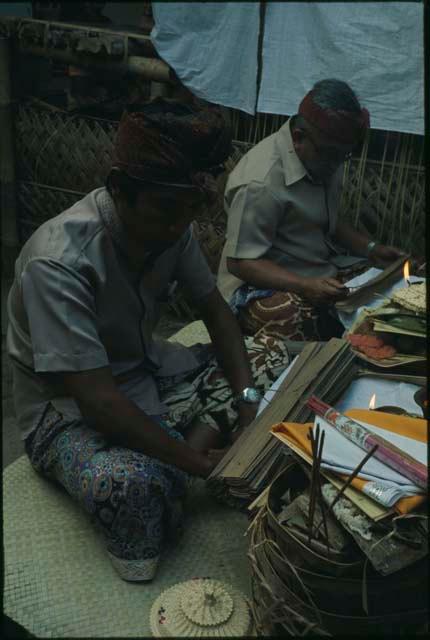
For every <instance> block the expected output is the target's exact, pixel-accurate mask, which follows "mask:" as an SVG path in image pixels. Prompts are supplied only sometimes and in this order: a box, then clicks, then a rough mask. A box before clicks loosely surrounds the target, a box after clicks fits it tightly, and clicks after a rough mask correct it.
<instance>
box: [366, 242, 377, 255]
mask: <svg viewBox="0 0 430 640" xmlns="http://www.w3.org/2000/svg"><path fill="white" fill-rule="evenodd" d="M377 244H378V243H377V242H375V241H374V240H371V241H370V242H369V244H368V245H367V255H370V252H371V251H373V249H374V248H375V247H376V245H377Z"/></svg>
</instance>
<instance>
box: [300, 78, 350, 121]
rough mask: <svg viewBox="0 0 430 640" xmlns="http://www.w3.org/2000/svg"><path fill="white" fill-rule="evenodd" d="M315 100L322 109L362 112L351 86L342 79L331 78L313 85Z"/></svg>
mask: <svg viewBox="0 0 430 640" xmlns="http://www.w3.org/2000/svg"><path fill="white" fill-rule="evenodd" d="M312 91H313V100H314V102H316V104H317V105H318V106H319V107H321V108H322V109H333V110H334V111H351V112H353V113H360V111H361V106H360V103H359V102H358V98H357V96H356V95H355V93H354V91H353V90H352V89H351V87H350V86H349V85H348V84H347V83H346V82H343V81H342V80H335V79H333V78H329V79H327V80H320V81H319V82H317V83H316V84H315V85H314V86H313V89H312Z"/></svg>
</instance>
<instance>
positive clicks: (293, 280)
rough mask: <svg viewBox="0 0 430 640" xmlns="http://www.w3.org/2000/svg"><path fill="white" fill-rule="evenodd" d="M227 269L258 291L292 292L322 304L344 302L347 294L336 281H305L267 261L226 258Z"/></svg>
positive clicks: (318, 279)
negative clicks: (342, 299) (334, 301)
mask: <svg viewBox="0 0 430 640" xmlns="http://www.w3.org/2000/svg"><path fill="white" fill-rule="evenodd" d="M227 268H228V270H229V271H230V273H232V274H233V275H234V276H236V277H237V278H240V279H241V280H243V281H244V282H246V283H247V284H250V285H252V286H254V287H257V288H259V289H274V290H275V291H291V292H292V293H297V294H298V295H301V296H303V297H305V298H307V299H308V300H309V301H310V302H312V303H313V304H320V303H324V302H328V301H333V300H340V299H341V298H344V297H345V296H346V295H347V293H348V290H347V289H346V288H345V287H344V286H343V285H342V284H341V283H340V282H339V281H338V280H336V279H335V278H304V277H302V276H298V275H297V274H295V273H292V272H291V271H288V269H285V268H284V267H282V266H280V265H278V264H276V263H275V262H272V261H271V260H267V259H265V258H259V259H257V260H245V259H243V260H241V259H238V258H227Z"/></svg>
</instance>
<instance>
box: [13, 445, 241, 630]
mask: <svg viewBox="0 0 430 640" xmlns="http://www.w3.org/2000/svg"><path fill="white" fill-rule="evenodd" d="M187 507H188V508H187V512H188V517H187V520H186V522H185V533H184V536H183V538H182V539H181V541H180V542H179V544H178V545H177V546H176V547H175V548H171V549H168V550H167V551H166V553H165V556H164V558H163V559H162V560H161V562H160V567H159V571H158V573H157V575H156V577H155V579H154V580H153V581H152V582H151V583H140V584H139V583H127V582H124V581H123V580H121V578H119V577H118V575H117V574H116V572H115V570H114V569H113V567H112V565H111V563H110V561H109V559H108V557H107V555H106V552H105V550H104V544H103V540H102V539H101V537H100V534H98V533H97V532H96V530H95V528H94V527H93V525H92V524H91V522H90V519H89V517H88V516H87V514H86V513H84V512H83V511H82V510H81V508H80V507H79V506H78V505H77V504H75V503H74V502H72V500H71V499H70V498H69V496H68V495H67V494H66V493H65V492H64V490H62V489H61V488H57V487H56V486H54V485H51V484H50V483H49V482H48V481H47V480H45V479H43V478H41V477H39V476H38V475H37V474H36V473H35V471H33V469H32V467H31V465H30V463H29V461H28V459H27V457H26V456H22V457H21V458H19V459H18V460H16V461H15V462H14V463H13V464H11V465H10V466H8V467H7V468H6V469H5V470H4V472H3V528H4V602H3V607H4V613H5V614H6V615H7V616H9V617H11V618H12V619H13V620H15V621H16V622H18V623H19V624H21V625H22V626H24V627H25V628H26V629H27V630H28V631H30V632H31V633H33V634H34V635H36V636H38V637H44V638H50V637H55V638H64V637H74V638H75V637H81V638H82V637H92V638H95V637H100V638H112V637H122V638H123V637H133V636H134V637H149V636H150V635H151V633H150V628H149V612H150V608H151V605H152V603H153V602H154V600H155V598H156V597H157V596H158V595H159V594H160V593H161V592H162V591H163V590H164V589H167V588H168V587H170V586H172V585H174V584H176V583H177V582H180V581H183V580H188V579H190V578H193V577H204V576H207V577H211V578H214V579H217V580H221V581H224V582H227V583H230V584H231V585H232V586H234V587H236V588H237V589H238V590H240V591H242V592H243V593H244V594H245V595H246V594H249V580H248V574H249V570H248V567H247V562H246V540H245V538H244V532H245V530H246V527H247V518H246V516H245V515H244V514H242V513H239V512H235V511H233V510H231V509H230V508H228V507H226V506H224V505H220V504H217V503H216V502H214V500H213V499H211V498H210V497H209V496H208V495H207V494H206V491H205V485H204V481H202V480H196V482H195V484H194V486H193V488H192V489H191V491H190V494H189V498H188V503H187Z"/></svg>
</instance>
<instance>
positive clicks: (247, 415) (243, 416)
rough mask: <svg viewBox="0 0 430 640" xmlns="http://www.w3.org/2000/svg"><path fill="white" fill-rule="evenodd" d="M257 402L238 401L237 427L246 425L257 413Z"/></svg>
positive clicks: (240, 427)
mask: <svg viewBox="0 0 430 640" xmlns="http://www.w3.org/2000/svg"><path fill="white" fill-rule="evenodd" d="M257 410H258V403H257V402H255V403H252V404H251V403H250V402H239V403H238V405H237V413H238V415H239V421H238V422H239V429H242V428H244V427H247V426H248V425H250V424H251V422H252V421H253V420H254V418H255V416H256V415H257Z"/></svg>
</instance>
